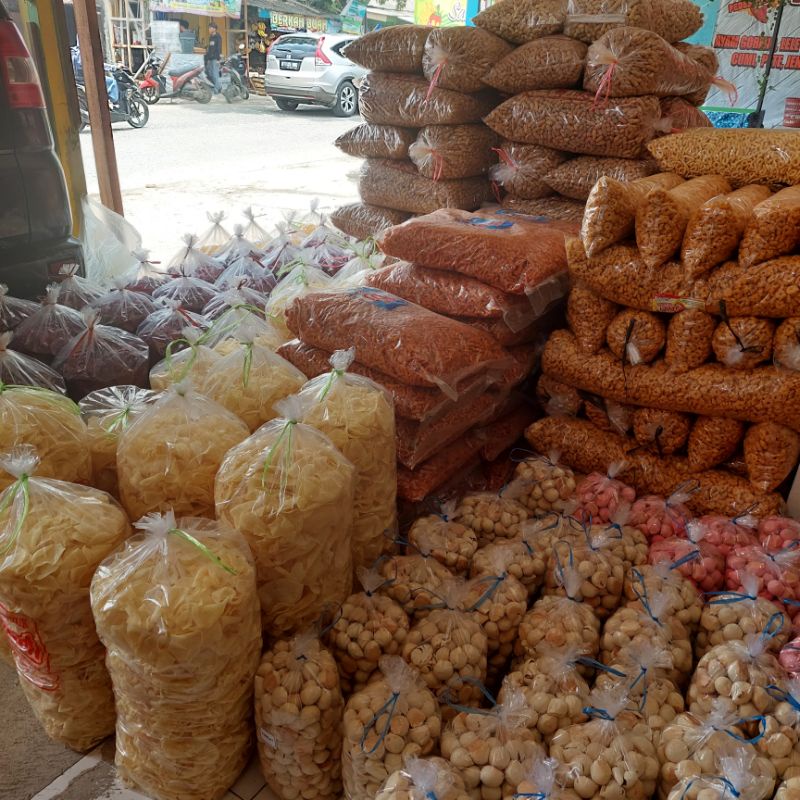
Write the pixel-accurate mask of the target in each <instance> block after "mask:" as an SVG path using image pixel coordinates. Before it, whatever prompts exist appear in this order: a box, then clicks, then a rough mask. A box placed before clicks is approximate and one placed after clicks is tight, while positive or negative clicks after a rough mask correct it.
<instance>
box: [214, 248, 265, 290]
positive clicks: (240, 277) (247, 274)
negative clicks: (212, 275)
mask: <svg viewBox="0 0 800 800" xmlns="http://www.w3.org/2000/svg"><path fill="white" fill-rule="evenodd" d="M276 283H277V281H276V278H275V276H274V275H273V274H272V271H271V270H270V269H269V268H268V267H267V265H266V258H265V257H259V256H257V255H256V254H255V253H252V252H250V253H247V254H246V255H242V256H239V257H238V258H236V259H234V260H233V261H231V263H230V264H229V265H228V266H227V267H226V268H225V271H224V272H223V273H222V274H221V275H220V276H219V277H218V278H217V280H216V283H215V284H214V285H215V287H216V288H217V290H218V291H226V290H229V289H241V288H244V287H248V288H250V289H254V290H255V291H257V292H260V293H261V294H264V295H268V294H269V293H270V292H271V291H272V290H273V289H274V288H275V285H276ZM212 299H213V298H212Z"/></svg>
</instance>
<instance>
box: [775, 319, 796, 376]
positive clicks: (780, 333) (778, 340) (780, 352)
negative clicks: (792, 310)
mask: <svg viewBox="0 0 800 800" xmlns="http://www.w3.org/2000/svg"><path fill="white" fill-rule="evenodd" d="M772 356H773V359H774V361H775V365H776V366H778V367H782V368H783V369H789V370H794V371H795V372H798V371H800V317H789V319H785V320H783V322H781V323H780V325H778V327H777V328H776V329H775V338H774V339H773V340H772Z"/></svg>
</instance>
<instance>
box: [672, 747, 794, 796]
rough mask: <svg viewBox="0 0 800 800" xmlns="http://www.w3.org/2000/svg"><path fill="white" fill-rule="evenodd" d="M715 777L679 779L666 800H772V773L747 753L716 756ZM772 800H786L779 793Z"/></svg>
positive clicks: (740, 749)
mask: <svg viewBox="0 0 800 800" xmlns="http://www.w3.org/2000/svg"><path fill="white" fill-rule="evenodd" d="M719 773H720V774H719V775H699V776H696V777H693V778H683V779H682V780H681V781H680V782H679V783H678V784H677V785H676V786H675V788H674V789H673V790H672V791H671V792H670V793H669V795H667V798H666V800H724V798H728V797H740V798H742V800H769V798H770V797H772V792H773V791H774V788H775V776H774V774H773V773H774V770H769V765H768V764H766V763H765V762H764V760H763V759H757V758H753V756H752V755H751V754H750V752H749V750H746V749H744V748H738V749H737V750H735V751H733V752H730V753H729V754H727V755H722V756H720V758H719ZM790 780H791V779H790ZM781 785H785V784H781ZM775 797H776V798H777V800H786V796H785V795H784V794H782V793H781V791H780V790H779V791H778V793H777V794H776V795H775ZM789 797H791V793H789Z"/></svg>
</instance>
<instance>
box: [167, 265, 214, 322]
mask: <svg viewBox="0 0 800 800" xmlns="http://www.w3.org/2000/svg"><path fill="white" fill-rule="evenodd" d="M218 292H219V289H218V288H217V287H215V286H214V285H213V284H211V283H207V282H206V281H204V280H201V279H200V278H191V277H189V276H188V275H186V274H182V275H181V276H180V277H178V278H173V279H172V280H171V281H170V282H169V283H165V284H164V285H163V286H159V287H158V289H156V290H155V291H154V292H153V299H154V300H157V301H159V302H161V303H164V302H166V301H172V302H174V303H179V304H180V306H181V308H185V309H186V310H187V311H193V312H194V313H195V314H199V313H200V312H201V311H202V310H203V308H205V306H206V305H207V304H208V303H209V301H210V300H212V299H213V298H214V297H216V295H217V294H218Z"/></svg>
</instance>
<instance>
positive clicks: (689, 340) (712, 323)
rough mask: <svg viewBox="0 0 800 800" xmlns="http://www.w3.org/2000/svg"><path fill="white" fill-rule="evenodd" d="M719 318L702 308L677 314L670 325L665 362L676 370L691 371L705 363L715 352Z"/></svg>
mask: <svg viewBox="0 0 800 800" xmlns="http://www.w3.org/2000/svg"><path fill="white" fill-rule="evenodd" d="M716 327H717V320H716V319H715V318H714V317H712V316H711V314H706V312H705V311H701V310H700V309H698V308H686V309H684V310H682V311H679V312H678V313H677V314H673V315H672V317H671V318H670V320H669V323H668V325H667V346H666V350H665V351H664V361H665V362H666V363H667V366H669V368H670V370H672V371H673V372H688V371H689V370H692V369H697V367H700V366H702V365H703V364H705V363H706V361H708V358H709V356H710V355H711V350H712V348H711V341H712V339H713V336H714V331H715V330H716Z"/></svg>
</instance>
